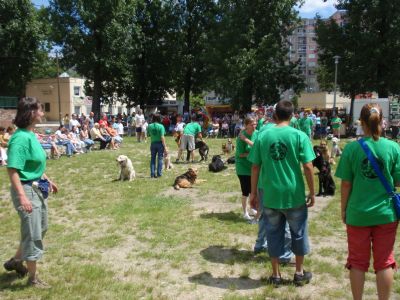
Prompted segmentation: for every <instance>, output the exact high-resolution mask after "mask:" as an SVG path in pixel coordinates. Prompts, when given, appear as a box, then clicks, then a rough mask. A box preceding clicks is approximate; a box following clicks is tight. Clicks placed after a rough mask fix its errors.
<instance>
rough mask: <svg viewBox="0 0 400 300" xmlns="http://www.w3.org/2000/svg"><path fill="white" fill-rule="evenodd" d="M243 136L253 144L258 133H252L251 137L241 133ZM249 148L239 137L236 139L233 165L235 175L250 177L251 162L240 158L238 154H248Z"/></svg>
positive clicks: (244, 132) (245, 158)
mask: <svg viewBox="0 0 400 300" xmlns="http://www.w3.org/2000/svg"><path fill="white" fill-rule="evenodd" d="M242 133H243V135H244V136H245V137H247V138H248V139H249V140H251V141H252V142H253V143H254V141H255V140H256V139H257V135H258V131H257V130H256V131H254V132H253V134H252V135H249V134H247V133H246V131H245V130H243V131H242ZM251 148H252V147H250V146H249V145H248V144H247V143H246V142H245V141H242V140H241V139H240V138H239V137H238V138H237V139H236V152H235V165H236V174H237V175H248V176H250V175H251V162H250V161H249V160H248V159H247V157H240V154H243V153H249V152H250V149H251Z"/></svg>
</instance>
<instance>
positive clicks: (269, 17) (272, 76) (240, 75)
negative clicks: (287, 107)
mask: <svg viewBox="0 0 400 300" xmlns="http://www.w3.org/2000/svg"><path fill="white" fill-rule="evenodd" d="M295 4H296V1H291V0H286V1H278V0H276V1H268V2H265V1H231V0H223V1H220V2H219V5H220V14H221V17H220V19H219V22H218V26H217V28H216V31H215V34H214V36H213V41H212V43H211V44H212V45H215V46H216V47H215V49H213V50H212V56H213V60H214V61H213V63H214V64H213V65H214V76H215V77H216V78H217V80H215V81H214V84H213V86H214V88H215V90H216V91H218V92H219V93H222V94H223V95H225V96H227V97H229V98H231V99H232V101H233V103H232V104H233V105H234V106H237V107H239V106H242V107H243V109H244V110H246V111H248V110H250V107H251V104H252V103H253V101H256V102H262V103H271V102H275V101H278V100H279V99H280V94H281V92H282V91H284V90H287V89H289V88H293V89H294V90H295V92H299V91H300V90H301V89H302V88H303V87H304V85H303V80H302V78H301V77H300V73H299V72H298V70H297V64H294V63H291V62H288V60H287V53H288V48H287V41H286V39H287V37H288V36H289V34H290V33H291V30H292V29H293V28H294V27H293V26H294V25H295V24H296V21H297V12H296V11H295V10H294V9H293V6H294V5H295Z"/></svg>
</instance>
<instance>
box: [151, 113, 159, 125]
mask: <svg viewBox="0 0 400 300" xmlns="http://www.w3.org/2000/svg"><path fill="white" fill-rule="evenodd" d="M152 120H153V123H161V116H160V114H154V115H153V118H152Z"/></svg>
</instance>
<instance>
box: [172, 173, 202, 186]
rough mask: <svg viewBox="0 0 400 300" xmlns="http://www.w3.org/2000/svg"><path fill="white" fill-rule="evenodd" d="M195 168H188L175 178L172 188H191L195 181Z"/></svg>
mask: <svg viewBox="0 0 400 300" xmlns="http://www.w3.org/2000/svg"><path fill="white" fill-rule="evenodd" d="M196 179H197V169H195V168H189V169H188V170H187V172H186V173H184V174H182V175H179V176H178V177H176V178H175V182H174V185H173V186H174V189H176V190H179V189H181V188H191V187H192V185H193V184H195V183H196Z"/></svg>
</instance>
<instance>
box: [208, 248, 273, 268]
mask: <svg viewBox="0 0 400 300" xmlns="http://www.w3.org/2000/svg"><path fill="white" fill-rule="evenodd" d="M200 255H201V256H202V257H203V258H204V259H205V260H208V261H210V262H214V263H221V264H230V265H232V264H234V263H246V262H250V261H253V262H257V263H266V262H268V261H269V260H270V259H269V257H268V256H267V255H266V254H265V255H257V256H256V255H255V254H254V252H253V251H249V250H238V249H236V248H224V247H223V246H210V247H208V248H206V249H203V250H201V251H200Z"/></svg>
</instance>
